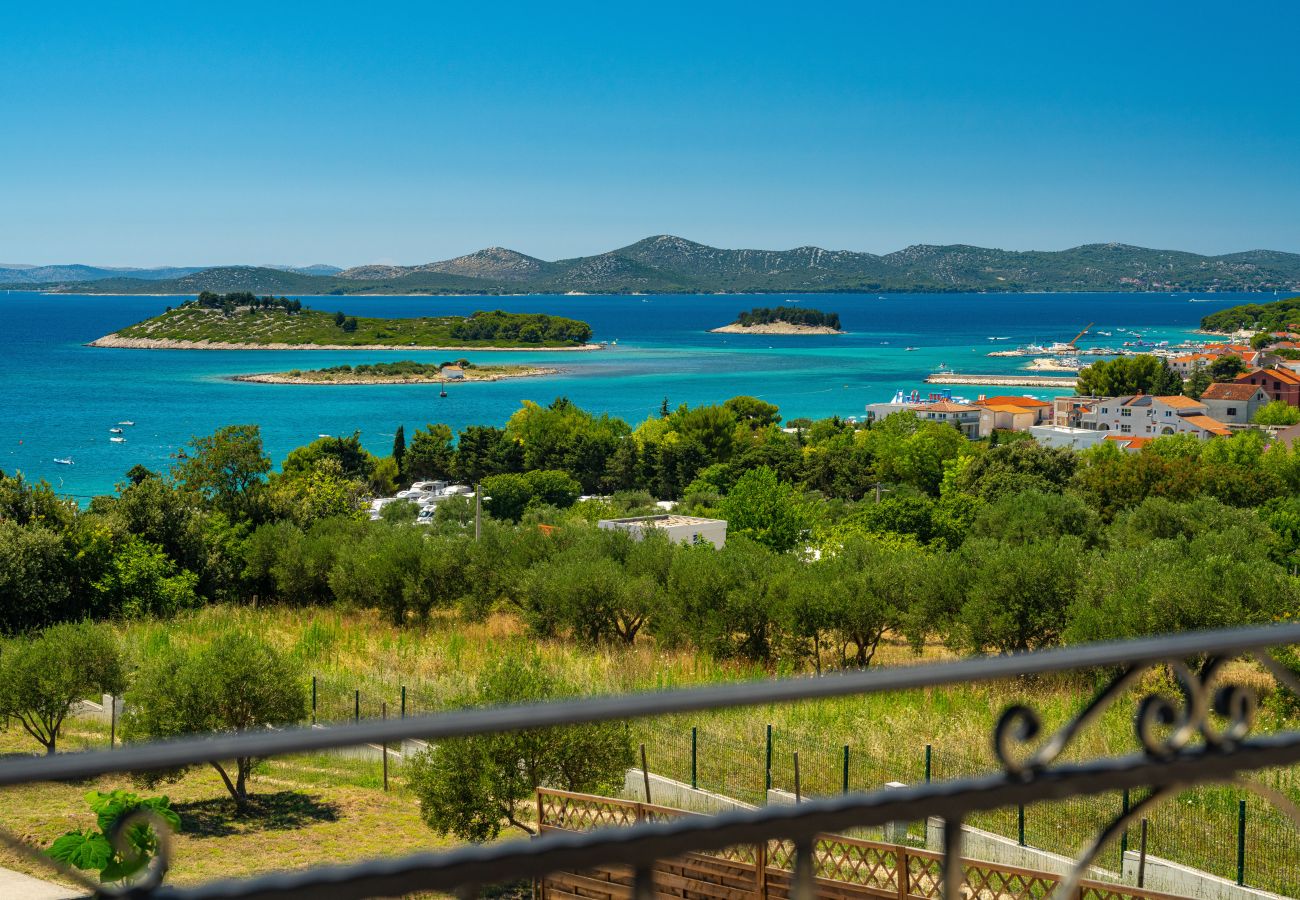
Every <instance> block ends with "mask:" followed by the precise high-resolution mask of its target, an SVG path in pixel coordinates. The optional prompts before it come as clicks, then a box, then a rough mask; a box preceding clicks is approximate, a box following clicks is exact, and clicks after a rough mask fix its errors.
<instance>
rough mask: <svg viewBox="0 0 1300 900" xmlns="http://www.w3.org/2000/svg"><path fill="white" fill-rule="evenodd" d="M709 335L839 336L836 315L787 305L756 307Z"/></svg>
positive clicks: (837, 314) (837, 316) (838, 317)
mask: <svg viewBox="0 0 1300 900" xmlns="http://www.w3.org/2000/svg"><path fill="white" fill-rule="evenodd" d="M709 330H710V331H711V332H712V333H713V334H843V333H844V332H843V331H841V330H840V314H839V313H827V312H822V311H821V310H820V309H801V308H799V307H790V306H758V307H755V308H754V309H751V310H750V311H749V312H742V313H741V314H740V315H738V316H736V321H734V322H732V323H731V324H730V325H723V326H722V327H721V328H710V329H709Z"/></svg>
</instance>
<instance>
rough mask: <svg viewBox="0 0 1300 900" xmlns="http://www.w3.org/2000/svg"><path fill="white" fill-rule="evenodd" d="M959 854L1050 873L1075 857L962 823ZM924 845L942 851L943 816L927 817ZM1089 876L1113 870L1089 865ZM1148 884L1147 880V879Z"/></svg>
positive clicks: (1068, 866)
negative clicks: (1022, 843)
mask: <svg viewBox="0 0 1300 900" xmlns="http://www.w3.org/2000/svg"><path fill="white" fill-rule="evenodd" d="M961 830H962V835H963V840H962V855H963V856H966V857H969V858H970V859H978V860H982V861H984V862H991V863H1002V864H1003V865H1007V866H1019V867H1020V868H1022V869H1037V870H1038V871H1040V872H1049V873H1051V874H1053V875H1068V874H1070V872H1072V871H1074V866H1075V860H1073V859H1072V858H1070V857H1068V856H1062V855H1061V854H1059V853H1049V852H1048V851H1046V850H1039V849H1038V848H1036V847H1021V846H1020V845H1019V844H1018V843H1016V841H1015V839H1013V838H1007V837H1003V836H1002V835H1000V834H994V833H993V832H991V831H984V830H983V829H981V828H972V827H971V826H970V825H963V826H962V829H961ZM925 847H926V849H927V850H934V851H936V852H942V851H943V819H940V818H936V817H933V816H932V817H931V818H930V819H928V820H927V821H926V823H925ZM1088 872H1089V876H1090V877H1092V878H1110V879H1113V878H1115V873H1114V872H1110V871H1107V870H1106V869H1102V868H1099V867H1097V866H1093V867H1091V868H1090V869H1089V870H1088ZM1147 884H1148V886H1150V882H1149V881H1148V883H1147Z"/></svg>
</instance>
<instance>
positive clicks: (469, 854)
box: [0, 624, 1300, 900]
mask: <svg viewBox="0 0 1300 900" xmlns="http://www.w3.org/2000/svg"><path fill="white" fill-rule="evenodd" d="M1292 644H1300V624H1286V625H1276V626H1268V627H1254V628H1245V629H1237V630H1228V631H1216V632H1201V633H1188V634H1181V635H1175V636H1168V637H1158V638H1147V639H1141V640H1134V641H1124V642H1114V643H1106V644H1094V645H1084V646H1076V647H1071V648H1067V649H1063V650H1053V651H1046V652H1040V653H1033V654H1024V655H1013V656H1003V657H994V658H980V659H970V660H961V661H956V662H947V663H939V664H933V665H918V666H904V667H896V668H888V669H878V670H874V671H867V672H855V673H848V674H840V675H832V676H825V677H821V678H801V679H787V680H770V681H756V682H748V683H743V684H727V685H714V686H707V687H699V688H691V689H683V690H675V691H664V692H658V693H643V694H631V695H625V696H615V697H595V698H589V699H583V700H572V701H566V702H559V703H545V704H531V705H524V706H513V707H498V708H490V709H470V710H459V711H455V712H447V713H444V714H439V715H431V716H423V717H416V718H406V719H389V720H386V721H370V722H362V723H357V724H351V725H340V726H336V727H331V728H326V729H311V728H292V729H285V730H278V731H270V730H268V731H262V732H256V733H244V734H238V735H221V736H210V737H204V736H198V737H193V738H186V739H183V740H175V741H167V742H157V743H150V744H138V745H130V746H127V747H124V748H121V749H118V750H111V751H90V752H82V753H66V754H60V755H57V756H49V757H41V758H10V759H6V760H3V761H0V788H3V787H7V786H13V785H18V784H24V783H31V782H44V781H59V780H71V779H85V778H91V777H96V776H102V775H106V774H110V773H127V772H137V771H148V770H162V769H170V768H174V767H178V766H183V765H190V764H194V763H201V762H208V761H212V760H226V759H231V758H234V757H237V756H239V757H245V756H253V757H269V756H282V755H286V754H295V753H303V752H312V751H322V750H329V749H334V748H342V747H350V746H355V745H359V744H384V743H389V744H396V743H398V742H400V741H401V740H403V739H407V738H415V739H424V740H429V741H435V742H436V741H439V740H444V739H448V738H455V737H463V736H469V735H475V734H485V733H501V732H508V731H514V730H518V729H524V728H537V727H547V726H558V725H570V724H577V723H583V722H595V721H611V720H626V719H630V718H636V717H641V716H653V715H661V714H670V713H680V712H685V711H692V710H707V709H719V708H726V707H740V706H749V705H755V704H768V703H780V702H789V701H800V700H813V699H818V698H827V697H838V696H849V695H866V694H879V693H885V692H891V691H900V690H905V689H911V688H919V687H935V686H944V685H954V684H966V683H971V682H984V681H996V680H1002V679H1007V678H1013V677H1020V676H1035V675H1045V674H1049V673H1056V672H1066V671H1072V670H1087V669H1102V670H1105V671H1107V672H1109V673H1110V675H1111V677H1110V678H1109V680H1108V682H1107V684H1106V686H1105V687H1104V688H1103V689H1102V690H1101V691H1099V692H1098V693H1097V694H1096V695H1095V696H1094V697H1093V699H1092V700H1091V701H1090V702H1089V703H1088V704H1087V705H1086V706H1085V708H1084V709H1083V710H1082V712H1080V713H1079V714H1078V715H1077V716H1075V717H1074V718H1073V719H1072V720H1071V721H1069V722H1068V723H1067V724H1066V725H1065V726H1063V727H1062V728H1060V729H1059V730H1057V731H1055V732H1053V733H1052V734H1049V735H1045V736H1044V735H1041V734H1040V732H1041V731H1042V726H1041V723H1040V720H1039V717H1038V714H1037V713H1036V712H1035V711H1034V710H1033V709H1030V708H1028V707H1025V706H1012V707H1011V708H1009V709H1007V710H1005V711H1004V712H1003V713H1002V715H1001V717H1000V719H999V720H998V722H997V724H996V726H995V727H994V729H993V733H992V735H991V737H992V742H993V747H994V750H995V753H996V756H997V758H998V760H999V762H1000V764H1001V767H1002V768H1001V771H1000V772H998V773H997V774H992V775H987V776H984V777H978V778H967V779H961V780H954V781H941V782H933V783H929V784H918V785H913V786H907V787H899V788H892V789H888V790H878V791H869V792H861V793H852V794H847V795H843V796H840V797H835V798H833V799H830V798H828V799H818V800H810V801H808V802H805V803H802V804H800V805H797V806H781V807H776V806H770V807H764V808H760V809H754V810H741V811H733V812H726V813H722V814H719V815H716V816H707V817H704V816H698V817H686V818H674V819H669V820H665V821H654V822H646V823H642V824H638V825H636V826H635V827H632V828H617V827H616V828H604V829H596V830H593V831H585V832H580V833H567V832H552V833H547V834H544V835H542V836H540V837H538V838H537V839H535V840H530V841H509V842H501V843H495V844H486V845H468V846H463V847H460V848H458V849H454V850H450V851H446V852H440V853H422V854H415V855H411V856H405V857H400V858H387V859H376V860H369V861H364V862H357V863H351V864H345V865H320V866H315V867H311V868H307V869H302V870H296V871H286V872H279V873H274V874H267V875H260V876H254V877H249V878H245V879H232V880H224V881H216V882H209V883H206V884H202V885H196V886H184V887H182V886H175V885H170V884H168V883H166V880H165V874H166V871H167V868H168V861H169V860H168V857H169V851H168V848H167V842H166V841H163V842H162V847H161V852H160V853H159V855H158V857H157V859H156V860H155V861H154V864H153V865H151V866H150V868H149V869H148V871H147V872H146V873H145V874H144V875H143V876H142V877H141V879H140V880H139V881H137V882H136V883H135V884H133V885H132V886H130V887H129V888H127V889H126V893H127V895H129V896H132V897H138V898H149V900H172V898H175V900H182V898H184V900H207V898H213V900H216V898H240V900H271V898H277V900H279V898H283V900H293V898H303V900H308V898H309V900H332V898H362V897H390V896H401V895H404V894H409V893H414V892H422V891H439V892H448V893H456V894H458V895H461V896H470V895H473V894H474V893H476V892H477V891H478V890H479V888H481V887H482V886H485V885H494V884H500V883H502V882H508V881H516V880H522V879H539V878H542V877H544V876H546V875H547V874H549V873H553V872H559V871H574V870H582V869H584V868H590V867H593V866H598V865H600V866H608V865H623V866H628V867H631V869H632V870H633V872H634V873H635V881H634V889H633V897H634V898H636V900H647V898H650V897H653V896H654V886H653V879H654V871H655V869H654V866H655V864H656V862H657V861H659V860H665V859H669V858H673V857H677V856H680V855H681V854H684V853H689V852H692V851H702V852H709V851H720V850H723V849H725V848H728V847H735V846H738V845H755V844H760V843H766V842H770V841H782V842H788V844H789V845H790V846H792V847H793V874H792V876H791V895H792V896H793V897H796V898H798V900H811V898H812V897H813V896H814V894H815V870H816V865H817V862H816V856H815V848H816V840H817V836H818V835H819V834H826V833H830V832H840V831H845V830H848V829H853V828H859V827H866V826H883V825H885V824H887V823H890V822H914V821H924V820H926V819H927V818H929V817H940V818H942V819H943V821H944V827H943V834H944V838H943V848H942V854H941V860H942V861H941V862H940V863H939V871H938V873H937V878H938V881H939V884H940V885H942V888H943V891H942V896H943V897H944V898H945V900H956V898H957V897H958V896H959V893H960V890H959V889H960V885H961V884H962V877H961V869H960V867H961V857H962V852H961V851H962V843H963V829H962V823H963V821H964V820H965V819H966V818H967V817H969V816H971V815H972V814H975V813H978V812H982V811H988V810H994V809H999V808H1004V807H1010V806H1017V805H1020V804H1033V803H1039V802H1043V801H1050V800H1060V799H1063V798H1068V797H1075V796H1084V795H1091V794H1098V793H1102V792H1108V791H1116V790H1122V789H1139V788H1146V789H1148V792H1147V794H1146V796H1144V798H1143V799H1142V800H1140V801H1139V802H1136V803H1134V804H1133V805H1131V806H1130V807H1129V808H1128V809H1127V811H1126V812H1125V813H1124V814H1122V815H1119V816H1117V817H1116V818H1115V820H1114V821H1112V822H1111V823H1110V824H1109V825H1108V826H1107V827H1105V828H1104V829H1102V830H1101V833H1100V834H1098V835H1097V838H1096V840H1095V842H1094V843H1093V845H1092V846H1091V847H1090V848H1089V849H1088V850H1086V851H1084V853H1083V854H1082V855H1081V856H1080V858H1079V860H1078V862H1077V865H1076V867H1075V869H1074V871H1073V873H1072V874H1070V875H1068V876H1066V877H1065V878H1062V879H1061V880H1060V881H1059V882H1058V883H1057V884H1056V885H1055V888H1054V896H1056V897H1060V898H1074V897H1076V896H1077V895H1078V888H1079V884H1080V881H1081V880H1082V879H1083V877H1084V873H1085V872H1086V871H1087V869H1088V866H1089V864H1090V863H1091V861H1092V860H1093V859H1094V857H1095V856H1096V854H1097V852H1098V851H1099V850H1100V849H1101V848H1102V847H1103V846H1104V845H1106V844H1107V843H1108V842H1110V841H1112V840H1115V839H1117V838H1118V836H1119V834H1120V833H1121V832H1122V831H1123V830H1124V829H1125V828H1126V827H1127V826H1128V825H1129V824H1130V822H1132V821H1134V820H1136V819H1138V818H1139V817H1141V816H1142V815H1143V813H1144V812H1145V811H1146V810H1147V809H1148V808H1149V807H1150V806H1152V805H1153V804H1156V803H1158V802H1160V801H1161V800H1163V799H1166V798H1168V797H1170V796H1173V795H1176V794H1177V793H1179V792H1180V791H1184V790H1186V789H1187V788H1189V787H1192V786H1195V785H1199V784H1207V783H1225V782H1232V783H1235V784H1239V785H1241V786H1242V787H1244V788H1246V789H1248V790H1250V791H1253V792H1255V793H1257V794H1259V795H1260V796H1263V797H1265V798H1266V799H1267V800H1268V801H1269V802H1271V803H1273V804H1275V805H1277V806H1278V807H1279V808H1280V809H1282V810H1283V811H1284V812H1286V813H1287V814H1288V815H1289V816H1290V817H1291V818H1292V819H1293V820H1294V821H1296V822H1297V823H1300V809H1297V808H1296V805H1295V804H1294V803H1293V802H1292V801H1291V799H1290V798H1289V797H1287V796H1286V795H1285V794H1283V793H1282V792H1280V791H1277V790H1275V789H1273V788H1270V787H1268V786H1266V785H1263V784H1260V783H1258V782H1256V781H1253V780H1251V778H1250V775H1251V773H1252V772H1254V771H1256V770H1260V769H1265V768H1271V767H1277V766H1287V765H1292V764H1295V763H1297V762H1300V731H1277V732H1273V733H1269V734H1255V733H1253V730H1252V729H1253V726H1254V724H1255V712H1256V707H1257V696H1256V694H1255V693H1254V691H1253V689H1252V688H1251V687H1249V686H1247V685H1245V684H1240V683H1233V682H1232V681H1231V679H1230V678H1227V677H1225V664H1226V663H1228V662H1230V661H1232V660H1235V659H1239V658H1242V657H1245V658H1249V659H1253V660H1255V661H1256V662H1257V663H1258V665H1259V666H1260V667H1262V668H1263V669H1264V670H1265V671H1267V672H1269V673H1271V674H1272V675H1273V677H1274V678H1275V679H1276V680H1277V681H1278V682H1279V684H1280V685H1281V686H1282V687H1283V688H1284V689H1285V690H1288V691H1290V692H1293V693H1294V694H1296V695H1297V696H1300V681H1297V679H1296V677H1295V675H1293V674H1292V672H1291V671H1290V670H1289V669H1287V668H1286V667H1285V666H1283V665H1281V664H1280V663H1278V662H1277V661H1276V660H1275V659H1274V657H1273V656H1272V655H1271V654H1270V653H1269V651H1270V649H1273V648H1277V647H1281V646H1285V645H1292ZM1160 666H1163V667H1167V669H1168V671H1169V672H1170V673H1172V675H1173V677H1174V678H1175V679H1176V682H1177V684H1178V686H1179V693H1180V694H1181V696H1179V697H1177V698H1174V697H1169V696H1163V695H1161V694H1159V693H1156V694H1148V695H1146V696H1143V697H1141V699H1140V700H1139V702H1138V703H1137V705H1136V710H1135V716H1134V722H1135V725H1134V735H1135V739H1136V741H1137V743H1138V745H1139V746H1140V748H1141V749H1140V750H1139V751H1138V752H1135V753H1131V754H1126V755H1121V756H1115V757H1106V758H1100V759H1092V760H1088V761H1084V762H1076V761H1070V762H1065V761H1063V757H1062V754H1063V753H1064V752H1065V751H1066V750H1067V748H1069V747H1070V746H1071V743H1072V742H1073V741H1074V739H1075V738H1076V737H1077V736H1078V735H1079V733H1080V732H1081V731H1082V730H1083V729H1085V728H1087V727H1088V726H1089V725H1090V724H1091V723H1093V722H1094V721H1095V720H1096V718H1097V717H1098V716H1099V715H1100V714H1101V713H1102V712H1103V711H1104V710H1105V709H1107V708H1108V707H1111V706H1113V705H1114V704H1115V703H1116V702H1118V701H1120V700H1121V699H1122V698H1126V697H1127V696H1128V695H1129V694H1130V693H1131V692H1132V691H1133V689H1134V688H1135V687H1136V686H1137V684H1138V682H1139V679H1140V678H1141V677H1142V676H1143V674H1144V673H1145V672H1146V671H1148V670H1149V669H1151V668H1153V667H1160ZM154 824H155V827H157V828H159V829H161V828H162V823H159V822H155V823H154ZM5 841H6V843H9V844H10V845H11V846H12V847H15V848H23V847H24V845H22V843H21V842H19V841H17V840H16V839H14V838H13V837H12V836H6V838H5ZM64 874H65V876H67V877H69V878H75V879H78V880H80V881H81V883H83V884H85V885H86V887H87V888H88V890H92V891H93V890H97V889H99V890H102V889H100V888H99V886H97V885H95V884H93V883H91V882H89V881H86V880H84V878H82V877H81V876H80V874H79V873H77V872H75V871H71V870H67V871H64Z"/></svg>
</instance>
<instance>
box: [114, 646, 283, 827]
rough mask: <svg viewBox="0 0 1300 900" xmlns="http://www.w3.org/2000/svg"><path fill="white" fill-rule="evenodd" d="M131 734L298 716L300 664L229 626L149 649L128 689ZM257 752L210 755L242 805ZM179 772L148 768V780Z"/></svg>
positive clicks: (173, 733)
mask: <svg viewBox="0 0 1300 900" xmlns="http://www.w3.org/2000/svg"><path fill="white" fill-rule="evenodd" d="M126 707H127V710H126V714H125V716H124V720H123V726H124V729H123V734H124V737H125V738H126V739H127V740H144V739H151V738H170V737H178V736H180V735H186V734H207V733H214V732H225V733H230V732H236V731H249V730H252V729H256V728H265V727H267V726H274V725H285V724H290V723H294V722H298V721H301V720H302V719H303V718H305V717H306V715H307V693H306V685H305V682H304V680H303V676H302V673H301V672H300V671H299V667H298V665H297V664H296V663H294V662H293V660H292V659H291V658H290V657H289V656H287V655H285V654H283V653H281V652H280V651H278V650H277V649H276V648H275V647H273V646H271V645H270V644H268V643H267V642H266V641H265V640H263V639H262V638H260V637H258V636H256V635H253V634H247V633H241V632H235V631H231V632H227V633H225V634H221V635H218V636H217V637H216V638H214V639H213V640H212V641H211V642H210V643H208V644H206V645H203V646H198V647H178V646H174V645H172V646H165V647H162V648H160V649H158V650H156V651H154V652H153V653H152V654H151V657H150V659H149V661H148V662H147V663H146V664H145V666H144V668H143V669H142V670H141V671H140V672H139V674H138V676H137V677H136V679H135V684H134V685H133V686H132V688H131V690H130V691H128V692H127V695H126ZM255 762H256V759H254V758H253V757H248V756H241V757H238V758H236V759H235V760H234V761H233V764H234V768H233V775H234V777H233V778H232V777H231V774H232V772H231V770H230V769H229V768H228V766H229V763H228V762H221V761H213V762H212V764H211V765H212V767H213V768H214V769H216V770H217V774H219V775H220V776H221V780H222V782H223V783H224V784H225V786H226V790H228V791H229V792H230V796H231V797H233V798H234V800H235V804H236V805H237V806H239V807H240V808H243V807H245V806H246V805H247V804H248V776H249V775H250V774H251V773H252V771H253V765H254V763H255ZM181 774H183V772H182V771H176V770H173V771H168V772H155V773H147V774H146V775H145V776H144V777H143V780H144V781H145V782H146V783H157V782H159V781H164V780H176V779H177V778H179V777H180V776H181Z"/></svg>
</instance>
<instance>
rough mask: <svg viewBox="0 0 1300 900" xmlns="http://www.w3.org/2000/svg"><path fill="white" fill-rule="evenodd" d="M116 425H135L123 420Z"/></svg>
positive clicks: (128, 420)
mask: <svg viewBox="0 0 1300 900" xmlns="http://www.w3.org/2000/svg"><path fill="white" fill-rule="evenodd" d="M117 424H119V425H134V424H135V423H134V422H132V421H131V420H130V419H123V420H122V421H121V422H118V423H117Z"/></svg>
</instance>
